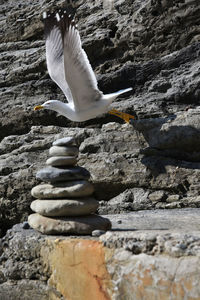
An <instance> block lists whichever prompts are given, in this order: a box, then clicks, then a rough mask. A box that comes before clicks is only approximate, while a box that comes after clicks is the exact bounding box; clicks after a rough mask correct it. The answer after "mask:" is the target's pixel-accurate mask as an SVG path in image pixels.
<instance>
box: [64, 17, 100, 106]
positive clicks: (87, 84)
mask: <svg viewBox="0 0 200 300" xmlns="http://www.w3.org/2000/svg"><path fill="white" fill-rule="evenodd" d="M60 25H61V32H62V38H63V43H64V49H63V53H64V69H65V78H66V81H67V83H68V85H69V87H70V90H71V93H72V97H73V101H74V106H75V109H76V110H77V111H79V110H85V109H87V108H88V107H91V106H92V105H93V104H94V102H95V101H98V100H99V99H100V98H101V97H102V92H101V91H99V89H98V86H97V80H96V77H95V74H94V71H93V69H92V67H91V65H90V62H89V60H88V57H87V55H86V53H85V51H84V50H83V48H82V44H81V39H80V35H79V32H78V30H77V28H76V26H75V23H74V21H73V20H72V19H71V18H70V17H69V16H68V15H67V14H66V13H64V14H63V16H61V20H60Z"/></svg>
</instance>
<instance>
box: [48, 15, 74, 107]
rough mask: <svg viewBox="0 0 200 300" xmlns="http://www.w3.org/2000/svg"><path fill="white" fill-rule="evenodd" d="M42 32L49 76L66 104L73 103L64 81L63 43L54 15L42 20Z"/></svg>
mask: <svg viewBox="0 0 200 300" xmlns="http://www.w3.org/2000/svg"><path fill="white" fill-rule="evenodd" d="M44 30H45V39H46V43H45V44H46V61H47V69H48V72H49V75H50V77H51V79H52V80H53V81H55V83H56V84H57V85H58V86H59V87H60V88H61V90H62V91H63V93H64V94H65V96H66V98H67V100H68V102H73V98H72V94H71V91H70V88H69V86H68V84H67V81H66V79H65V69H64V55H63V41H62V36H61V31H60V28H59V25H58V21H57V19H56V17H55V14H50V15H48V16H47V17H46V18H45V19H44Z"/></svg>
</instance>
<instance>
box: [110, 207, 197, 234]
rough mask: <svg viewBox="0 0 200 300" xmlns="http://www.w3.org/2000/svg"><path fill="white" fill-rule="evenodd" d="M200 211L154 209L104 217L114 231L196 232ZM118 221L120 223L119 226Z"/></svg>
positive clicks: (191, 209) (194, 209)
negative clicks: (107, 219)
mask: <svg viewBox="0 0 200 300" xmlns="http://www.w3.org/2000/svg"><path fill="white" fill-rule="evenodd" d="M199 216H200V209H199V208H181V209H156V210H141V211H135V212H130V213H127V214H119V215H117V214H116V215H114V214H113V215H111V214H109V215H106V217H107V218H109V220H110V221H111V222H112V227H113V229H114V230H119V231H126V230H128V231H130V230H133V231H136V230H137V231H138V230H147V231H148V232H149V231H150V230H152V231H155V230H156V231H157V230H163V231H169V230H170V231H179V232H181V231H182V232H188V231H197V230H200V217H199ZM118 220H121V221H122V222H121V223H120V224H119V223H118Z"/></svg>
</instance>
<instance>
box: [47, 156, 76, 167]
mask: <svg viewBox="0 0 200 300" xmlns="http://www.w3.org/2000/svg"><path fill="white" fill-rule="evenodd" d="M76 163H77V159H76V157H74V156H52V157H50V158H48V159H47V160H46V164H47V165H50V166H52V167H62V166H74V165H75V164H76Z"/></svg>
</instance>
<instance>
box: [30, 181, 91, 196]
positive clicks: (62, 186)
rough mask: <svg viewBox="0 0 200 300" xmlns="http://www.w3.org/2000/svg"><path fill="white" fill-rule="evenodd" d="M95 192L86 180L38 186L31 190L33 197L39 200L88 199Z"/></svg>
mask: <svg viewBox="0 0 200 300" xmlns="http://www.w3.org/2000/svg"><path fill="white" fill-rule="evenodd" d="M93 192H94V187H93V185H92V184H91V183H90V182H88V181H85V180H79V181H78V180H77V181H71V182H64V183H57V184H56V185H51V184H40V185H36V186H34V187H33V188H32V190H31V195H32V196H33V197H34V198H39V199H55V198H58V199H60V198H65V197H73V198H77V197H86V196H90V195H91V194H93Z"/></svg>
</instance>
